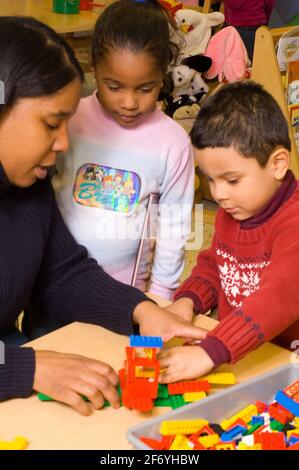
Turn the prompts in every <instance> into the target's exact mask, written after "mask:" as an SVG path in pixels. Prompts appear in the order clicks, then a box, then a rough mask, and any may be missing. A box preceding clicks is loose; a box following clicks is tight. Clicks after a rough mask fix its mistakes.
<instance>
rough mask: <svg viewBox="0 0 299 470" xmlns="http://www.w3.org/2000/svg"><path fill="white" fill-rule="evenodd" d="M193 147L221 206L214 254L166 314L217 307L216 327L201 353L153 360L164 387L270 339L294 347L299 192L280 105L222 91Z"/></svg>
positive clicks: (298, 304) (298, 315)
mask: <svg viewBox="0 0 299 470" xmlns="http://www.w3.org/2000/svg"><path fill="white" fill-rule="evenodd" d="M191 140H192V143H193V146H194V147H195V156H196V158H197V161H198V164H199V167H200V169H201V171H202V172H203V174H205V176H206V177H207V179H208V181H209V185H210V190H211V193H212V195H213V197H214V199H215V200H216V202H217V203H218V204H219V206H220V208H219V210H218V213H217V218H216V223H215V235H214V238H213V242H212V246H211V248H210V249H208V250H205V251H202V252H201V253H200V254H199V256H198V259H197V265H196V266H195V268H194V269H193V272H192V274H191V276H190V277H189V279H187V280H186V281H185V282H184V283H183V285H182V286H181V287H180V288H179V289H178V290H177V291H176V293H175V296H174V299H175V302H174V303H173V304H172V305H171V306H170V307H169V310H171V311H173V312H175V313H177V314H178V315H180V316H182V317H184V318H187V319H189V320H191V319H192V316H193V310H194V311H195V312H196V313H204V312H206V311H208V310H209V309H211V308H214V307H215V306H217V307H218V319H219V320H220V322H219V324H218V325H217V326H216V328H214V329H213V330H212V331H211V332H210V333H209V334H208V335H207V337H206V338H205V339H204V340H203V341H202V342H201V343H200V346H198V345H192V346H182V347H175V348H172V349H169V350H168V351H167V350H166V351H163V352H162V353H161V367H162V368H164V367H166V368H167V369H166V371H165V373H164V374H163V377H162V381H163V382H174V381H177V380H182V379H189V378H195V377H198V376H200V375H203V374H206V373H208V372H209V371H210V370H211V369H212V368H213V367H217V366H219V365H220V364H223V363H226V362H236V361H238V360H239V359H240V358H241V357H243V356H245V355H246V354H247V353H249V352H250V351H252V350H254V349H255V348H257V347H258V346H260V345H261V344H263V343H264V342H266V341H270V340H272V339H274V338H275V342H277V343H278V344H280V345H283V346H284V347H288V348H290V347H292V346H291V343H292V341H293V340H294V339H299V290H298V287H297V282H298V279H299V236H298V231H299V187H298V183H297V181H296V179H295V177H294V175H293V173H292V172H291V171H290V170H288V165H289V152H290V149H291V144H290V139H289V135H288V124H287V122H286V120H285V118H284V116H283V114H282V112H281V110H280V108H279V106H278V104H277V103H276V101H275V100H274V99H273V98H272V96H271V95H269V94H268V93H267V92H266V91H265V90H263V88H262V87H261V86H259V85H258V84H255V83H254V82H243V83H233V84H229V85H224V86H223V87H222V88H220V89H219V90H218V92H216V93H214V94H213V95H212V96H211V97H210V98H209V99H208V100H207V101H206V102H205V103H204V104H203V106H202V108H201V110H200V112H199V114H198V116H197V119H196V122H195V124H194V127H193V129H192V131H191Z"/></svg>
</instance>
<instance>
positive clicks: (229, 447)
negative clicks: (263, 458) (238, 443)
mask: <svg viewBox="0 0 299 470" xmlns="http://www.w3.org/2000/svg"><path fill="white" fill-rule="evenodd" d="M215 449H216V450H235V446H234V444H233V443H232V442H226V443H223V444H216V446H215ZM241 450H242V449H241ZM244 450H245V449H244Z"/></svg>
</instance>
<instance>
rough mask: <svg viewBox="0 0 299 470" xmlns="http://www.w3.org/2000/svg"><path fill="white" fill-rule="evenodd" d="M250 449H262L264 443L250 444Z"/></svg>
mask: <svg viewBox="0 0 299 470" xmlns="http://www.w3.org/2000/svg"><path fill="white" fill-rule="evenodd" d="M248 450H262V444H253V446H249V449H248Z"/></svg>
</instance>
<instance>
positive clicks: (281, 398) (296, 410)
mask: <svg viewBox="0 0 299 470" xmlns="http://www.w3.org/2000/svg"><path fill="white" fill-rule="evenodd" d="M275 400H276V401H277V402H278V403H279V404H280V405H281V406H284V408H286V409H287V410H288V411H290V412H291V413H293V415H295V416H299V403H296V402H295V401H294V400H292V398H290V397H288V395H287V394H286V393H284V392H283V391H282V390H279V392H277V393H276V395H275Z"/></svg>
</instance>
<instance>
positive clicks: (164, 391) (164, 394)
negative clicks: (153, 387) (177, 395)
mask: <svg viewBox="0 0 299 470" xmlns="http://www.w3.org/2000/svg"><path fill="white" fill-rule="evenodd" d="M168 396H169V394H168V387H167V385H165V384H158V394H157V398H168Z"/></svg>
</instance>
